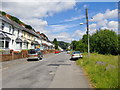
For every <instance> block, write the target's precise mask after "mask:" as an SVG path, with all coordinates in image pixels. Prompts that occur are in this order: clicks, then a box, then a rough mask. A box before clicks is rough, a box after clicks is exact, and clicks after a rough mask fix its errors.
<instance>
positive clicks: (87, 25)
mask: <svg viewBox="0 0 120 90" xmlns="http://www.w3.org/2000/svg"><path fill="white" fill-rule="evenodd" d="M83 24H86V27H87V35H88V56H90V41H89V24H88V9H87V8H86V23H80V25H83Z"/></svg>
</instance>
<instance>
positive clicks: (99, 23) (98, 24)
mask: <svg viewBox="0 0 120 90" xmlns="http://www.w3.org/2000/svg"><path fill="white" fill-rule="evenodd" d="M107 23H108V21H107V19H104V20H101V21H99V22H98V23H97V26H99V27H105V26H106V25H107Z"/></svg>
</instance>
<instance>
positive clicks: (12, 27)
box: [0, 15, 54, 51]
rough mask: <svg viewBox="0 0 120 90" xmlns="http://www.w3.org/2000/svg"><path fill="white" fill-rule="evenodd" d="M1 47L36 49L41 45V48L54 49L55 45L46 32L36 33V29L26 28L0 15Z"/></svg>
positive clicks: (18, 49) (17, 49) (16, 49)
mask: <svg viewBox="0 0 120 90" xmlns="http://www.w3.org/2000/svg"><path fill="white" fill-rule="evenodd" d="M0 23H1V26H0V49H13V50H15V51H20V50H22V49H35V47H36V46H40V48H41V50H46V49H54V45H53V44H52V43H51V42H50V41H49V40H48V37H46V35H45V34H43V33H42V34H40V33H36V32H35V31H34V30H30V29H27V28H25V26H24V25H20V24H18V23H16V22H14V21H12V20H10V19H9V17H8V16H7V15H6V16H2V15H1V16H0Z"/></svg>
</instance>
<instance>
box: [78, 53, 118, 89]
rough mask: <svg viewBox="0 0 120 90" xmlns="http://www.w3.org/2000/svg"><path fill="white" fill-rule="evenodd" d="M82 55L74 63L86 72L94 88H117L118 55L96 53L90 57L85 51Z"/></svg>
mask: <svg viewBox="0 0 120 90" xmlns="http://www.w3.org/2000/svg"><path fill="white" fill-rule="evenodd" d="M83 56H84V57H83V59H79V60H77V61H76V63H77V65H80V66H81V67H82V68H83V69H84V70H85V72H87V74H88V77H89V79H90V81H91V83H92V85H93V87H94V88H118V56H113V55H101V54H97V53H92V54H91V56H90V58H88V57H87V53H84V54H83Z"/></svg>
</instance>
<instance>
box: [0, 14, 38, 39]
mask: <svg viewBox="0 0 120 90" xmlns="http://www.w3.org/2000/svg"><path fill="white" fill-rule="evenodd" d="M0 19H1V20H3V21H5V22H7V23H9V24H11V25H13V26H14V27H16V28H18V29H20V30H22V31H26V32H28V33H30V34H32V35H34V36H37V37H38V35H37V34H36V32H34V31H32V30H29V29H27V28H24V27H22V26H21V25H19V24H18V23H16V22H14V21H12V20H10V19H8V18H7V17H5V16H0Z"/></svg>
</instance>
